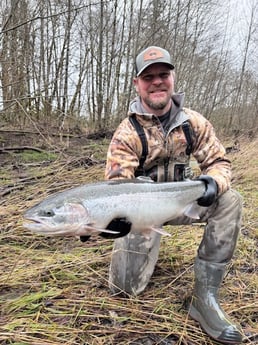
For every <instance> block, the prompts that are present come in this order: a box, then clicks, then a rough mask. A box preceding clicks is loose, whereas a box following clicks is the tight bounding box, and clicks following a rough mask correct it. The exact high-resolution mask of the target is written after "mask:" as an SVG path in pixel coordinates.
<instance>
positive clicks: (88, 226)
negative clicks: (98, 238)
mask: <svg viewBox="0 0 258 345" xmlns="http://www.w3.org/2000/svg"><path fill="white" fill-rule="evenodd" d="M83 230H86V231H90V232H105V233H107V234H118V233H119V232H118V231H114V230H109V229H102V228H97V227H95V226H94V225H85V226H84V228H83ZM87 234H88V233H87Z"/></svg>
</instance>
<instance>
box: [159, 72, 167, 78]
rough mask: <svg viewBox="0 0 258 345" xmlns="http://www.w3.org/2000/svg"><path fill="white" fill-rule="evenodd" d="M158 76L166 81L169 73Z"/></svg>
mask: <svg viewBox="0 0 258 345" xmlns="http://www.w3.org/2000/svg"><path fill="white" fill-rule="evenodd" d="M159 76H160V78H161V79H167V78H168V77H169V73H160V75H159Z"/></svg>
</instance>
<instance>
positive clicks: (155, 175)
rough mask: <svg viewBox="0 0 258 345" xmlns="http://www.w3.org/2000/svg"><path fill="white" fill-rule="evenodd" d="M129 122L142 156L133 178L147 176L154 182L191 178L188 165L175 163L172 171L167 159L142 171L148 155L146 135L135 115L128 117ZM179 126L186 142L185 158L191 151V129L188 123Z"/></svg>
mask: <svg viewBox="0 0 258 345" xmlns="http://www.w3.org/2000/svg"><path fill="white" fill-rule="evenodd" d="M129 121H130V122H131V124H132V125H133V127H134V128H135V130H136V132H137V134H138V136H139V138H140V140H141V144H142V154H141V157H140V159H139V166H138V168H137V169H136V171H135V177H138V176H149V177H151V178H152V179H153V180H154V181H158V180H159V181H164V182H167V181H183V180H185V179H187V178H191V177H192V171H191V168H190V166H189V165H188V164H184V163H175V164H173V169H171V168H169V165H170V160H169V157H167V158H164V159H163V164H162V165H154V166H153V167H152V168H150V169H148V170H146V169H144V163H145V160H146V158H147V156H148V153H149V150H148V142H147V139H146V134H145V132H144V129H143V127H142V125H141V124H140V123H139V121H138V120H137V118H136V116H135V115H132V116H130V117H129ZM181 126H182V130H183V132H184V135H185V138H186V142H187V147H186V151H185V153H186V155H187V156H190V154H191V153H192V150H193V139H192V128H191V125H190V123H189V121H185V122H183V123H182V125H181ZM162 170H163V171H162ZM171 170H173V171H171ZM159 176H162V178H161V179H160V178H159Z"/></svg>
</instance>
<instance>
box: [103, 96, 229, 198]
mask: <svg viewBox="0 0 258 345" xmlns="http://www.w3.org/2000/svg"><path fill="white" fill-rule="evenodd" d="M183 98H184V96H183V94H176V95H173V97H172V100H173V102H174V103H176V104H177V105H178V106H179V108H178V109H179V110H178V112H177V113H176V114H175V115H174V116H173V118H172V120H171V121H170V124H169V129H168V130H167V132H166V133H165V131H164V129H163V126H162V124H161V122H160V120H159V118H158V117H157V116H155V115H152V114H148V113H144V112H143V110H142V105H141V102H140V99H139V98H138V97H137V98H136V99H135V100H134V101H133V102H132V103H131V104H130V110H129V113H128V117H127V118H125V119H124V120H123V121H122V122H121V123H120V125H119V126H118V128H117V130H116V131H115V133H114V135H113V138H112V140H111V142H110V145H109V149H108V152H107V163H106V170H105V178H106V179H114V178H116V179H122V178H129V179H130V178H134V177H135V171H136V169H137V167H138V166H139V160H140V157H141V154H142V143H141V140H140V138H139V135H138V133H137V132H136V130H135V128H134V127H133V125H132V124H131V122H130V121H129V117H130V116H132V115H133V114H135V115H136V117H137V120H138V122H139V123H140V124H141V125H142V126H143V128H144V132H145V135H146V139H147V143H148V155H147V158H146V160H145V163H144V169H146V170H148V169H149V168H150V167H152V166H154V165H159V166H162V160H163V161H164V160H165V159H166V160H167V159H169V161H170V162H172V164H174V163H182V164H189V160H190V157H189V156H188V155H187V154H186V147H187V140H186V137H185V135H184V132H183V130H182V123H183V122H184V121H186V120H188V121H189V123H190V124H191V127H192V131H193V135H192V139H193V149H192V155H193V157H194V158H195V160H196V161H197V163H198V165H199V168H200V170H201V173H202V174H205V175H210V176H212V177H213V178H214V179H215V181H216V182H217V184H218V191H219V194H221V193H223V192H225V191H226V190H228V189H229V188H230V181H231V163H230V161H229V160H228V159H227V158H226V157H225V149H224V147H223V146H222V144H221V143H220V141H219V140H218V138H217V137H216V135H215V132H214V128H213V126H212V125H211V123H210V122H209V121H208V120H207V119H205V118H204V117H203V116H202V115H201V114H199V113H197V112H196V111H193V110H191V109H187V108H183V107H182V103H183ZM159 180H162V179H159ZM170 180H173V178H172V177H171V176H170Z"/></svg>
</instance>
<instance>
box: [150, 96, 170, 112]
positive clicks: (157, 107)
mask: <svg viewBox="0 0 258 345" xmlns="http://www.w3.org/2000/svg"><path fill="white" fill-rule="evenodd" d="M169 100H170V97H167V98H166V99H164V100H163V101H160V102H152V101H151V100H150V99H148V98H147V99H144V101H145V103H146V104H147V105H148V106H149V107H150V108H151V109H154V110H162V109H164V108H165V107H166V105H167V104H168V102H169Z"/></svg>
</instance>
